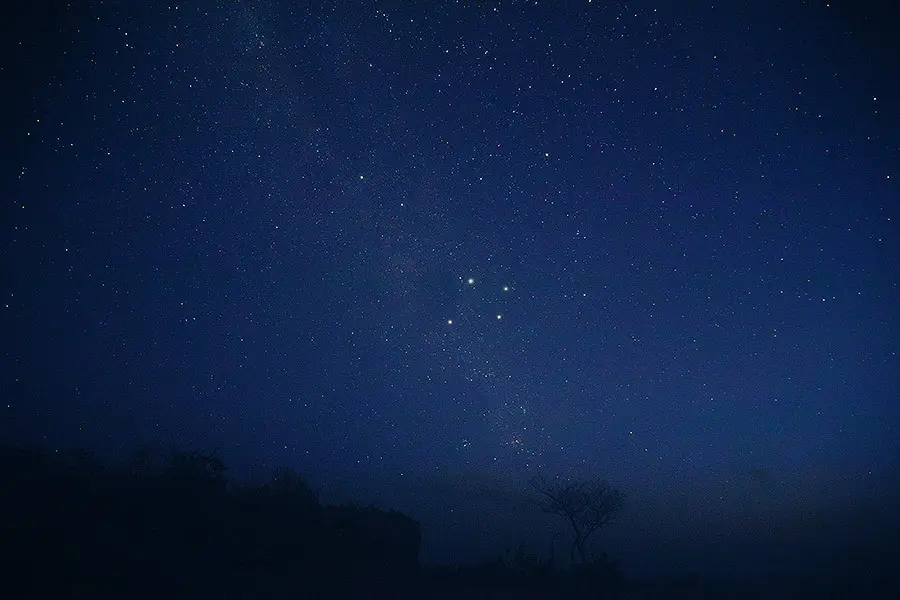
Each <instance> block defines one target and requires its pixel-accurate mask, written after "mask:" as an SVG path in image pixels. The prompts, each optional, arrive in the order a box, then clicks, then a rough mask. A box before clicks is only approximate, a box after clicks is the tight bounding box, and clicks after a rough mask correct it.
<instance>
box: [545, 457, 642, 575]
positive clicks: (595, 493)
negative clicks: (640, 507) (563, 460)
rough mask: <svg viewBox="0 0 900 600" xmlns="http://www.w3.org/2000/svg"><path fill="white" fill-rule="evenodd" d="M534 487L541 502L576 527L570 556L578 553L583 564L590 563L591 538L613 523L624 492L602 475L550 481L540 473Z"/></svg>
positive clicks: (550, 511)
mask: <svg viewBox="0 0 900 600" xmlns="http://www.w3.org/2000/svg"><path fill="white" fill-rule="evenodd" d="M531 487H532V489H533V490H534V491H535V492H537V494H538V498H537V500H536V501H535V503H536V504H537V506H538V507H539V508H540V509H541V510H542V511H544V512H546V513H548V514H552V515H558V516H560V517H562V518H564V519H565V520H566V521H567V522H568V523H569V526H570V527H571V528H572V533H573V536H574V539H573V541H572V548H571V551H570V556H569V558H570V560H571V562H572V564H574V563H575V556H576V553H577V555H578V558H579V560H580V561H581V564H586V563H587V551H586V546H585V544H586V542H587V540H588V538H589V537H590V536H591V535H592V534H593V533H594V532H596V531H597V530H598V529H602V528H603V527H606V526H607V525H609V524H610V523H612V521H613V519H614V518H615V516H616V515H617V514H618V513H619V511H621V510H622V507H623V506H624V504H625V496H624V494H622V492H620V491H619V490H617V489H615V488H613V487H612V486H610V485H609V484H608V483H607V482H606V481H604V480H602V479H599V478H594V479H574V480H567V481H564V480H561V479H559V478H556V479H554V480H553V481H547V479H546V478H545V477H544V476H543V475H540V474H538V475H536V476H535V477H533V478H532V480H531Z"/></svg>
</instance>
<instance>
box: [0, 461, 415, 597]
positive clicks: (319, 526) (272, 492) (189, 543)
mask: <svg viewBox="0 0 900 600" xmlns="http://www.w3.org/2000/svg"><path fill="white" fill-rule="evenodd" d="M0 470H2V480H3V485H2V487H3V490H4V493H3V497H2V507H0V508H2V517H0V519H2V527H0V532H2V536H0V537H2V542H0V543H2V546H3V556H4V560H5V561H6V569H8V575H7V576H6V577H5V580H4V583H3V585H4V586H8V589H19V590H24V591H25V593H24V595H23V596H22V597H50V596H56V597H61V598H62V597H65V598H82V597H83V598H88V597H90V598H98V597H99V598H103V597H110V598H111V597H129V598H160V597H192V598H197V597H206V596H207V595H208V596H209V597H229V598H260V597H271V598H288V597H304V596H305V597H311V596H313V595H314V596H317V597H330V598H341V597H354V598H356V597H366V598H395V597H404V595H405V594H406V593H408V592H412V588H411V586H412V585H414V584H415V583H416V581H417V578H418V574H419V565H418V552H419V544H420V532H419V524H418V523H417V522H415V521H414V520H412V519H410V518H409V517H407V516H405V515H402V514H400V513H396V512H386V511H382V510H378V509H375V508H357V507H354V506H323V505H321V504H319V502H318V498H317V495H316V493H315V492H314V491H313V490H312V488H310V487H309V485H308V484H307V483H306V482H305V481H304V480H303V479H302V477H300V476H299V475H297V474H295V473H292V472H289V471H284V470H283V471H278V472H276V474H275V477H273V480H272V481H271V482H270V483H269V484H267V485H263V486H237V485H230V484H229V482H228V481H227V479H226V478H225V473H226V469H225V466H224V464H223V463H222V461H221V460H219V459H218V458H217V457H215V456H211V455H205V454H201V453H196V452H191V453H179V454H175V455H173V456H171V457H170V458H169V459H168V460H167V461H166V462H165V464H164V465H162V466H161V467H155V466H153V465H151V464H149V463H148V461H141V460H132V461H129V462H127V463H126V464H125V465H123V466H122V467H117V468H108V467H105V466H103V465H102V464H100V463H99V462H98V461H95V460H93V459H92V458H91V457H90V456H89V455H68V456H65V457H60V456H58V455H50V454H46V453H42V452H39V451H33V450H27V449H22V448H15V447H3V448H2V449H0Z"/></svg>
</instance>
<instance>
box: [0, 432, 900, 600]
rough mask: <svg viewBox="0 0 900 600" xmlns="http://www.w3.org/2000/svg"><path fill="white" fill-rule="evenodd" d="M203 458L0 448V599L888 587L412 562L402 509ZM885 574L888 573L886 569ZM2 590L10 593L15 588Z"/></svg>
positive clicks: (864, 581) (878, 582)
mask: <svg viewBox="0 0 900 600" xmlns="http://www.w3.org/2000/svg"><path fill="white" fill-rule="evenodd" d="M225 471H226V470H225V466H224V465H223V464H222V462H221V461H220V460H218V459H217V458H216V457H215V456H208V455H204V454H200V453H177V454H173V455H171V456H169V457H167V458H165V459H160V458H158V457H154V456H152V455H150V454H149V453H140V452H138V453H135V454H134V455H133V456H132V457H131V458H130V459H129V460H128V461H126V462H125V463H123V464H120V465H117V466H114V467H111V466H107V465H104V464H102V463H101V462H99V461H97V460H96V459H94V458H93V457H91V456H90V455H88V454H78V453H74V454H71V453H70V454H68V455H66V456H64V457H62V456H60V455H59V454H55V453H53V454H50V453H44V452H41V451H37V450H32V449H26V448H20V447H10V446H6V447H0V477H2V485H0V489H2V496H0V553H2V565H3V567H2V570H3V578H2V584H0V585H2V587H3V588H4V590H3V591H0V595H2V597H9V598H12V597H21V598H26V597H27V598H51V597H52V598H91V599H102V598H138V599H140V598H147V599H150V598H153V599H154V600H155V599H158V598H235V599H241V598H254V599H256V598H272V599H281V598H285V599H287V598H353V599H376V598H384V599H388V598H416V599H419V598H431V599H435V600H438V599H448V600H449V599H457V598H465V599H491V600H493V599H497V600H499V599H506V598H509V599H513V598H515V599H535V600H537V599H548V600H549V599H560V600H561V599H573V600H574V599H580V598H621V599H644V598H646V599H650V598H684V599H687V598H723V599H724V598H770V599H777V598H816V599H819V598H861V599H864V598H878V599H882V598H883V599H885V600H887V599H888V598H892V599H893V598H900V587H898V585H897V579H896V577H891V576H888V574H885V573H884V571H883V570H881V571H880V572H875V570H874V569H873V572H871V573H868V574H863V575H860V574H858V573H857V574H854V575H853V576H842V575H841V573H830V574H823V576H821V577H815V578H812V577H788V576H784V577H768V578H756V579H753V580H744V581H704V580H701V578H699V577H697V576H685V577H677V578H670V579H661V580H656V581H646V582H634V581H627V580H626V579H625V578H624V577H623V575H622V572H621V570H620V568H619V565H618V564H617V562H616V561H613V560H610V559H608V558H607V557H605V556H601V557H600V558H599V559H597V560H595V561H594V562H593V563H591V564H589V565H586V566H583V567H581V568H579V569H574V570H559V569H555V568H554V565H553V564H551V562H550V561H549V560H544V559H541V558H540V557H538V556H536V555H534V554H532V553H529V552H528V550H527V549H526V548H524V547H521V548H519V549H518V550H516V551H510V552H508V553H507V555H506V556H504V557H503V558H501V559H498V560H496V561H491V562H487V563H483V564H480V565H474V566H465V567H463V566H447V567H440V568H431V569H424V568H422V567H420V565H419V560H418V556H419V547H420V542H421V539H420V538H421V533H420V527H419V524H418V523H417V522H416V521H414V520H413V519H411V518H409V517H407V516H405V515H403V514H400V513H398V512H393V511H384V510H379V509H376V508H373V507H362V506H356V505H341V506H329V505H323V504H322V503H320V502H319V499H318V495H317V493H316V492H315V491H314V490H313V489H311V488H310V487H309V485H308V484H307V483H306V482H305V481H304V479H303V478H302V477H300V476H298V475H297V474H295V473H293V472H291V471H289V470H282V471H278V472H276V473H275V474H274V476H273V477H272V479H271V481H269V482H268V483H266V484H262V485H237V484H233V483H230V482H229V481H228V480H227V479H226V477H225ZM891 575H892V574H891ZM13 592H15V593H14V594H13Z"/></svg>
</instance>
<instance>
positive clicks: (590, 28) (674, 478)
mask: <svg viewBox="0 0 900 600" xmlns="http://www.w3.org/2000/svg"><path fill="white" fill-rule="evenodd" d="M314 4H316V6H315V7H312V8H311V7H309V6H307V5H306V3H299V2H297V3H294V2H291V3H288V2H283V3H282V2H275V1H271V0H269V1H261V2H240V1H235V2H205V1H202V2H185V3H184V4H169V5H165V4H160V3H87V5H84V4H83V3H72V6H65V5H63V4H42V3H37V5H36V6H37V7H36V8H28V9H21V10H23V11H25V12H24V13H23V14H21V15H15V16H12V17H10V18H9V19H8V20H7V22H6V23H5V24H4V28H5V32H4V34H3V38H4V42H3V44H4V50H3V56H2V60H3V64H4V68H3V70H2V77H3V85H2V88H3V101H4V103H5V105H6V106H7V108H6V109H5V110H4V113H5V114H4V120H5V122H6V125H5V126H4V133H3V139H4V144H3V145H4V147H5V149H4V151H3V155H2V156H3V167H4V168H3V174H4V175H3V178H4V182H5V183H4V185H3V189H4V190H5V193H4V196H5V199H4V203H3V213H2V214H3V217H2V219H3V221H2V224H3V228H4V235H3V242H2V255H3V258H2V264H3V280H2V284H3V289H2V293H3V295H4V298H3V305H2V314H3V317H2V323H3V331H4V333H3V338H4V340H5V343H4V348H3V353H2V369H3V370H2V380H0V395H2V398H3V402H2V407H0V408H2V420H0V426H2V428H0V433H2V435H3V437H4V438H5V439H10V440H15V441H25V442H32V443H39V444H41V445H42V446H45V447H48V448H65V447H71V446H85V447H90V448H95V449H97V450H98V451H100V452H101V453H104V454H108V455H114V456H118V455H124V454H125V453H126V452H127V451H129V450H130V449H131V448H133V447H134V446H136V445H138V444H144V443H148V444H152V445H158V446H165V447H169V446H176V447H179V448H198V449H205V450H216V451H218V452H220V453H221V455H222V456H223V457H224V458H225V460H226V462H227V463H228V464H230V465H231V466H232V470H233V471H234V473H235V474H236V475H238V476H245V475H246V474H253V475H254V476H256V475H260V474H264V473H266V472H268V471H269V470H270V469H272V468H274V467H276V466H280V465H291V466H294V467H296V468H298V469H300V470H302V471H303V472H305V473H308V474H309V476H310V478H311V479H312V480H313V481H314V482H316V483H317V484H319V485H321V486H322V487H323V489H324V490H325V491H326V495H327V494H328V493H330V494H333V495H334V496H335V497H338V496H341V495H342V494H344V495H347V494H351V495H352V494H355V495H356V496H357V497H358V499H360V500H362V501H366V500H369V499H373V500H375V501H377V502H380V503H383V504H386V505H390V506H397V507H400V508H403V509H404V510H407V511H408V512H410V513H412V514H413V515H414V516H417V517H419V518H420V519H421V520H422V521H423V523H425V525H426V550H428V548H430V549H431V556H432V557H434V559H435V560H438V559H443V558H446V557H451V558H457V557H459V556H474V555H475V554H477V553H478V552H490V551H493V550H492V548H493V546H491V544H492V543H493V542H490V543H488V542H485V541H484V540H485V539H487V538H490V536H489V535H486V534H484V531H486V530H488V529H490V528H491V527H493V528H494V530H496V531H495V533H496V536H495V537H496V538H497V540H496V542H497V544H500V543H501V538H502V539H503V541H505V542H506V543H509V544H513V543H515V542H516V541H517V539H512V538H514V537H515V536H519V535H521V536H523V537H527V535H526V534H524V533H521V532H522V531H523V530H525V529H529V530H531V531H532V532H533V531H535V527H536V525H534V523H537V521H534V522H532V521H531V520H529V519H531V517H525V516H521V517H519V516H511V515H518V514H519V513H518V512H517V511H518V510H519V509H515V510H511V509H509V508H508V507H509V506H510V504H509V503H510V502H512V503H513V504H514V503H515V502H516V501H517V500H516V498H519V497H520V496H521V493H522V482H523V481H524V480H526V479H527V477H528V476H529V475H530V474H532V473H534V472H536V471H538V470H540V471H541V472H544V473H547V474H550V475H556V474H561V475H568V474H572V473H575V474H579V473H580V474H584V473H590V474H600V475H603V476H605V477H607V478H609V479H610V481H612V482H614V483H615V484H616V485H618V486H619V487H621V488H622V489H623V490H624V491H625V492H626V493H628V495H629V497H631V498H632V500H633V502H632V503H631V508H630V509H629V515H630V516H628V518H627V519H626V522H627V523H630V525H628V526H624V525H623V526H621V527H620V528H619V529H618V530H615V531H612V532H610V534H609V535H610V538H609V540H608V544H609V545H610V547H613V548H615V549H616V552H617V553H619V554H623V555H624V556H626V557H627V558H628V559H629V560H631V564H628V565H626V566H627V567H629V568H634V569H640V565H641V564H644V565H649V564H651V563H652V562H653V560H654V558H653V557H656V558H655V560H656V561H657V562H660V563H664V562H665V561H666V560H668V558H663V557H667V556H669V555H672V556H681V557H684V556H688V555H690V552H688V551H687V550H685V549H686V548H688V547H690V548H700V547H702V548H705V549H706V551H707V555H709V554H714V553H715V552H718V550H713V551H710V548H717V546H715V544H713V543H712V542H709V543H705V542H703V541H702V540H703V539H705V538H703V535H708V536H712V537H715V538H716V539H717V540H719V542H721V541H722V540H723V539H726V538H727V539H729V540H734V539H737V538H739V537H740V535H738V534H737V533H735V532H737V531H741V532H748V531H758V530H760V529H765V530H766V531H774V530H783V531H792V530H791V529H790V528H791V527H794V526H796V527H797V528H799V529H798V531H799V530H802V531H803V532H804V533H802V534H799V533H798V534H797V535H796V536H795V537H796V540H801V539H804V540H805V539H807V538H809V537H810V536H812V537H815V535H814V534H813V533H810V532H817V531H818V530H817V529H816V528H815V527H816V526H815V525H809V523H807V521H804V519H806V520H810V519H812V521H810V522H812V523H814V524H815V523H819V522H820V521H829V519H827V518H826V517H822V516H821V515H825V514H830V513H829V512H828V511H841V510H844V508H845V507H849V506H853V507H856V508H857V509H859V510H860V512H861V513H867V514H873V511H874V513H877V514H880V513H878V509H879V508H883V507H884V502H885V498H888V497H892V496H894V495H896V491H897V489H896V486H895V472H896V469H897V468H898V461H897V457H898V455H900V412H898V401H900V386H898V373H900V358H898V355H897V346H898V344H897V339H898V335H900V318H898V306H900V290H898V267H897V264H898V263H897V261H898V258H900V236H898V228H897V224H898V218H900V216H898V199H900V189H898V179H900V168H898V167H900V110H898V106H900V100H898V85H897V82H896V64H898V63H897V61H898V52H897V42H896V39H895V38H894V37H892V34H890V32H888V31H887V29H886V27H885V25H884V23H886V22H887V21H886V17H887V14H888V13H887V12H886V11H882V12H879V11H878V7H877V6H875V5H869V4H866V3H852V5H851V3H844V2H830V3H829V2H826V1H824V0H815V1H810V2H800V1H794V0H791V1H787V2H775V1H774V0H772V1H768V0H767V1H763V2H749V1H748V2H721V3H710V2H705V3H699V2H684V3H682V2H674V3H673V2H657V3H651V2H630V3H622V2H611V1H610V2H604V1H599V0H597V1H593V2H591V1H588V0H583V1H579V2H574V1H572V2H553V3H551V2H546V1H541V2H511V1H504V2H500V1H497V2H494V1H485V2H374V3H373V2H365V3H359V4H356V3H344V2H335V3H314ZM504 506H506V507H507V508H503V507H504ZM460 507H462V508H460ZM458 508H460V510H459V512H457V509H458ZM820 517H821V518H820ZM880 518H881V517H880V516H879V519H880ZM479 519H480V521H479ZM817 519H819V520H817ZM472 521H476V522H477V523H478V524H476V525H474V526H472V525H468V524H469V523H471V522H472ZM801 521H802V522H803V523H806V524H805V525H797V523H799V522H801ZM485 523H489V525H485ZM761 523H762V524H763V525H765V527H762V528H761V527H760V524H761ZM860 527H861V528H862V529H864V527H862V526H860ZM517 528H518V529H517ZM475 531H477V532H479V533H478V534H477V535H476V534H475V533H473V532H475ZM447 532H454V533H451V534H448V533H447ZM698 532H702V533H703V535H700V533H698ZM716 532H718V533H716ZM845 533H846V532H845ZM832 534H834V532H832V533H829V534H828V535H832ZM528 535H530V534H528ZM741 535H743V534H741ZM747 535H749V534H747ZM822 535H823V536H825V535H826V534H825V533H822ZM841 535H843V534H841ZM848 535H849V534H848ZM429 536H430V537H429ZM679 536H680V537H679ZM804 536H806V537H804ZM835 536H837V537H835ZM538 537H539V536H538ZM751 537H752V536H751ZM826 537H827V536H826ZM832 537H833V538H834V539H843V538H840V535H838V534H834V535H832ZM451 538H452V543H451V542H450V541H448V540H450V539H451ZM754 539H756V538H754ZM759 539H762V538H759ZM766 539H767V540H768V538H766ZM792 539H793V538H792ZM829 539H832V538H829ZM429 540H430V541H429ZM436 540H443V541H441V542H440V543H438V542H436ZM679 540H680V541H679ZM685 540H689V541H690V543H688V542H687V541H685ZM698 540H699V541H698ZM796 540H795V541H796ZM767 543H768V542H767ZM798 543H799V542H798ZM429 544H430V546H429ZM698 544H699V546H698ZM786 545H788V544H786ZM486 548H487V549H486ZM654 548H656V550H654ZM660 548H662V549H660ZM666 548H668V550H666ZM666 552H669V554H666ZM697 552H698V554H697V556H698V557H700V558H696V563H692V564H695V565H696V564H704V563H703V561H704V560H705V559H703V558H702V557H701V554H703V553H702V552H701V551H700V550H697ZM688 566H690V565H688ZM648 568H649V567H648Z"/></svg>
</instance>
